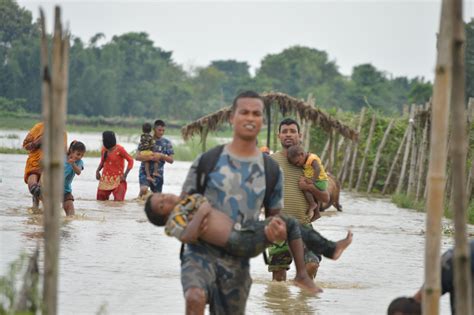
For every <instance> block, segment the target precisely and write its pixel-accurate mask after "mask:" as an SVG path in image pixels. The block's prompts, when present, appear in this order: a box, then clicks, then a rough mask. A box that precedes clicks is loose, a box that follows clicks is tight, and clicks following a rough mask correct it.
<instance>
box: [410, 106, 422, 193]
mask: <svg viewBox="0 0 474 315" xmlns="http://www.w3.org/2000/svg"><path fill="white" fill-rule="evenodd" d="M415 112H416V111H415ZM417 129H419V128H417V127H416V126H415V124H413V131H412V142H411V150H410V151H411V154H410V170H409V172H408V188H407V196H409V197H414V196H415V178H416V171H415V170H416V161H417V155H416V154H417V150H416V146H417V142H416V139H417V137H416V131H417Z"/></svg>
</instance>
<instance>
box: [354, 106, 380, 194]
mask: <svg viewBox="0 0 474 315" xmlns="http://www.w3.org/2000/svg"><path fill="white" fill-rule="evenodd" d="M375 122H376V116H375V114H373V115H372V123H371V124H370V131H369V136H368V137H367V142H366V144H365V150H364V156H363V157H362V162H361V163H360V167H359V177H358V178H357V183H356V186H355V191H359V188H360V185H361V183H362V181H363V179H364V177H365V176H364V175H365V164H366V161H367V155H368V154H369V151H370V145H371V144H372V136H373V134H374V130H375Z"/></svg>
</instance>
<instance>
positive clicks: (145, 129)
mask: <svg viewBox="0 0 474 315" xmlns="http://www.w3.org/2000/svg"><path fill="white" fill-rule="evenodd" d="M142 131H143V133H150V132H151V124H150V123H144V124H143V125H142Z"/></svg>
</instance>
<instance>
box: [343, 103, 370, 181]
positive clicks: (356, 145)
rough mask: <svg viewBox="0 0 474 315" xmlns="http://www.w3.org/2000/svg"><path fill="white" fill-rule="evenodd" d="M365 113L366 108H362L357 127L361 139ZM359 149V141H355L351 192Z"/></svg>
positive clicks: (350, 174)
mask: <svg viewBox="0 0 474 315" xmlns="http://www.w3.org/2000/svg"><path fill="white" fill-rule="evenodd" d="M365 111H366V108H365V107H362V110H361V111H360V120H359V126H358V127H357V133H358V134H359V138H360V131H361V130H362V124H363V123H364V116H365ZM358 147H359V140H357V141H354V142H353V150H352V162H351V171H350V173H349V185H348V187H347V188H348V189H349V190H351V189H352V183H353V179H354V171H355V165H356V161H357V149H358Z"/></svg>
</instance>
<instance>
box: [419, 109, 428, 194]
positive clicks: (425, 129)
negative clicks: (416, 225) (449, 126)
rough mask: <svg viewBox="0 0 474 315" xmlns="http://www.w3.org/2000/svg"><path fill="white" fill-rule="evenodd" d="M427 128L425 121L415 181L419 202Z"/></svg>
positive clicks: (426, 121)
mask: <svg viewBox="0 0 474 315" xmlns="http://www.w3.org/2000/svg"><path fill="white" fill-rule="evenodd" d="M429 107H430V103H427V105H426V106H425V110H428V109H429ZM428 128H429V119H426V120H425V126H424V128H423V135H422V137H421V146H420V152H419V153H418V163H417V164H418V174H417V179H416V195H415V199H416V201H418V200H420V194H421V191H422V189H423V187H424V180H425V177H424V175H425V167H426V166H425V163H426V152H427V151H428Z"/></svg>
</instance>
